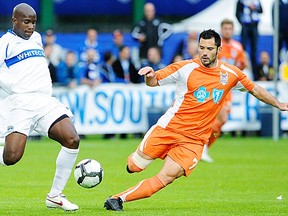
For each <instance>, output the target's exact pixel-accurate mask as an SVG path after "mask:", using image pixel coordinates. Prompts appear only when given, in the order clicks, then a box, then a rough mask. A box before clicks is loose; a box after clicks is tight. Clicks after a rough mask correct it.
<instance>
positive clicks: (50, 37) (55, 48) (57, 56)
mask: <svg viewBox="0 0 288 216" xmlns="http://www.w3.org/2000/svg"><path fill="white" fill-rule="evenodd" d="M43 44H44V46H45V45H48V44H49V45H51V46H52V52H51V55H50V61H51V63H52V64H53V65H54V66H55V67H57V66H58V65H59V63H60V62H61V61H62V60H63V59H64V56H65V50H64V49H63V48H62V46H61V45H59V44H57V43H56V35H55V34H54V32H53V30H52V29H49V30H47V31H46V33H45V35H44V43H43Z"/></svg>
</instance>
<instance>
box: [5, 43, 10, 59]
mask: <svg viewBox="0 0 288 216" xmlns="http://www.w3.org/2000/svg"><path fill="white" fill-rule="evenodd" d="M8 47H9V44H7V47H6V52H5V58H7V57H8Z"/></svg>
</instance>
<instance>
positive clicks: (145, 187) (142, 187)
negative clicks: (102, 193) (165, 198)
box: [104, 175, 166, 211]
mask: <svg viewBox="0 0 288 216" xmlns="http://www.w3.org/2000/svg"><path fill="white" fill-rule="evenodd" d="M165 186H166V184H165V183H163V181H162V180H161V179H160V176H159V175H156V176H154V177H152V178H149V179H145V180H143V181H141V182H139V183H138V184H137V185H135V186H134V187H131V188H129V189H127V190H126V191H124V192H122V193H119V194H116V195H114V196H111V197H109V198H108V199H107V200H106V201H105V203H104V208H106V209H107V210H113V211H122V210H123V205H122V203H123V202H130V201H134V200H138V199H143V198H147V197H150V196H152V195H153V194H154V193H156V192H157V191H159V190H161V189H162V188H164V187H165Z"/></svg>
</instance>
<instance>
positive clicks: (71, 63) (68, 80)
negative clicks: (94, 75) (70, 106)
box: [57, 51, 79, 88]
mask: <svg viewBox="0 0 288 216" xmlns="http://www.w3.org/2000/svg"><path fill="white" fill-rule="evenodd" d="M57 77H58V81H59V84H60V85H65V86H68V87H70V88H74V87H76V86H77V85H78V84H79V67H78V61H77V57H76V54H75V53H74V52H73V51H68V52H67V53H66V56H65V60H64V61H62V62H60V64H59V65H58V67H57Z"/></svg>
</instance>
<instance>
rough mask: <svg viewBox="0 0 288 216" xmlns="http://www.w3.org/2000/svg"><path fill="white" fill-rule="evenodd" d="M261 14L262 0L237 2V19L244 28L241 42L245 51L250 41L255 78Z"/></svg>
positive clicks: (240, 0)
mask: <svg viewBox="0 0 288 216" xmlns="http://www.w3.org/2000/svg"><path fill="white" fill-rule="evenodd" d="M261 13H263V10H262V6H261V3H260V0H238V1H237V6H236V17H237V19H238V21H239V23H240V24H241V26H242V30H241V42H242V45H243V48H244V50H247V44H248V40H250V47H251V53H250V57H251V63H252V70H253V74H254V76H255V67H256V65H257V61H256V54H257V45H258V23H259V20H260V14H261Z"/></svg>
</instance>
